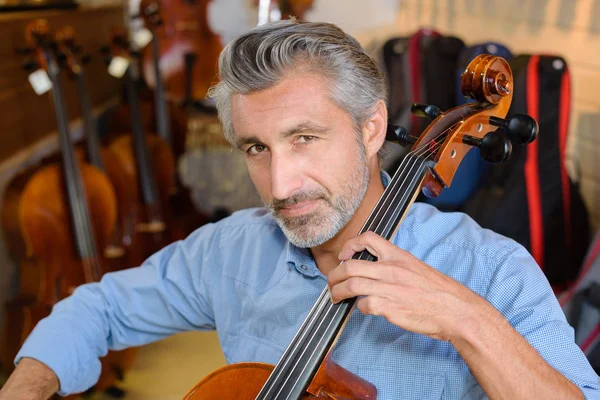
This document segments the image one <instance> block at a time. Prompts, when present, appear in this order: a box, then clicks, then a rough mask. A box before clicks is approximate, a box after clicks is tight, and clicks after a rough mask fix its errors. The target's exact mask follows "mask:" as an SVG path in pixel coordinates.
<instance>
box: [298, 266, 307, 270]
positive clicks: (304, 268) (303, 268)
mask: <svg viewBox="0 0 600 400" xmlns="http://www.w3.org/2000/svg"><path fill="white" fill-rule="evenodd" d="M300 268H302V270H303V271H306V270H307V269H308V267H307V266H306V265H301V266H300Z"/></svg>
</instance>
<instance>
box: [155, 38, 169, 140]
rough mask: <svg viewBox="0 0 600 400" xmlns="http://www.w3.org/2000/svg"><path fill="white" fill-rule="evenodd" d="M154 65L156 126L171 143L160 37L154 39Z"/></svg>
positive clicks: (160, 133)
mask: <svg viewBox="0 0 600 400" xmlns="http://www.w3.org/2000/svg"><path fill="white" fill-rule="evenodd" d="M152 66H153V69H154V82H155V88H154V102H155V103H156V128H157V130H158V135H159V136H160V137H162V138H163V139H164V140H165V141H166V142H167V143H168V144H169V145H171V128H170V126H169V111H168V109H167V102H166V99H165V88H164V84H163V81H162V77H161V73H160V60H159V48H158V39H157V37H156V35H154V37H153V39H152Z"/></svg>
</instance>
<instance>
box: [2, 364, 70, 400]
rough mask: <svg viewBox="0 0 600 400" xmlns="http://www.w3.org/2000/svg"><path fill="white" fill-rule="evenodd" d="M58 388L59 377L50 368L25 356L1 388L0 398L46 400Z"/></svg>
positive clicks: (8, 399)
mask: <svg viewBox="0 0 600 400" xmlns="http://www.w3.org/2000/svg"><path fill="white" fill-rule="evenodd" d="M58 388H59V384H58V378H57V377H56V375H55V374H54V372H53V371H52V370H51V369H50V368H48V367H47V366H46V365H45V364H43V363H41V362H39V361H37V360H34V359H32V358H23V359H22V360H21V361H19V364H17V368H15V370H14V372H13V373H12V374H11V376H10V377H9V378H8V381H7V382H6V384H5V385H4V387H3V388H2V390H0V400H46V399H49V398H50V397H51V396H52V395H53V394H54V393H56V391H58Z"/></svg>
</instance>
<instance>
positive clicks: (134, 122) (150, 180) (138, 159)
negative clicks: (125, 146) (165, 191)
mask: <svg viewBox="0 0 600 400" xmlns="http://www.w3.org/2000/svg"><path fill="white" fill-rule="evenodd" d="M125 85H126V87H127V100H128V101H129V107H130V109H131V129H132V134H133V153H134V156H135V164H136V169H137V176H138V180H139V186H140V191H141V194H142V201H143V203H144V204H145V205H147V206H153V205H156V204H158V191H157V188H156V182H155V181H154V174H153V172H152V163H151V162H150V154H149V151H148V142H147V141H146V135H145V133H144V127H143V124H142V114H141V111H140V103H139V99H138V91H137V87H136V82H135V80H134V78H133V73H132V71H131V66H130V67H129V68H128V69H127V71H126V72H125Z"/></svg>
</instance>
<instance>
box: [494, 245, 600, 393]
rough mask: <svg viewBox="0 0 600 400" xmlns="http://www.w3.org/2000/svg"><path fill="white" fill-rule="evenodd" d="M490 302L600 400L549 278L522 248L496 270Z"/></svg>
mask: <svg viewBox="0 0 600 400" xmlns="http://www.w3.org/2000/svg"><path fill="white" fill-rule="evenodd" d="M486 298H487V300H488V301H489V302H490V303H491V304H492V305H493V306H494V307H496V308H497V309H498V310H499V311H500V312H501V313H502V314H503V315H504V317H505V318H506V319H507V320H508V321H509V322H510V324H511V325H512V326H513V328H515V329H516V330H517V331H518V332H519V333H520V334H521V335H522V336H523V337H524V338H525V339H526V340H527V341H528V342H529V343H530V344H531V345H532V346H533V347H534V348H535V349H536V350H537V352H538V353H539V354H540V355H541V356H542V357H543V358H544V359H545V360H546V362H547V363H548V364H550V365H551V366H552V367H553V368H554V369H556V370H557V371H558V372H560V373H561V374H563V375H564V376H565V377H566V378H567V379H569V380H570V381H571V382H573V383H574V384H576V385H577V386H578V387H579V388H580V389H581V390H582V392H583V393H584V395H585V396H586V398H587V399H600V378H599V377H598V375H597V374H596V373H595V372H594V370H593V368H592V367H591V366H590V363H589V362H588V360H587V358H586V357H585V355H584V354H583V352H582V351H581V349H580V348H579V346H577V344H576V343H575V338H574V330H573V328H572V327H571V326H570V325H569V324H568V322H567V320H566V318H565V315H564V313H563V312H562V309H561V308H560V305H559V303H558V301H557V299H556V296H555V295H554V293H553V291H552V288H551V287H550V284H549V283H548V280H547V279H546V276H545V275H544V273H543V272H542V270H541V269H540V268H539V267H538V265H537V263H536V262H535V260H534V259H533V257H532V256H531V255H530V254H529V253H528V252H527V251H526V250H525V249H524V248H523V247H522V246H520V245H515V247H514V248H511V251H510V254H509V255H508V256H507V257H506V258H505V261H504V262H503V263H502V264H501V265H500V267H499V268H497V269H496V271H495V272H494V275H493V277H492V280H491V283H490V286H489V289H488V293H487V296H486Z"/></svg>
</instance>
